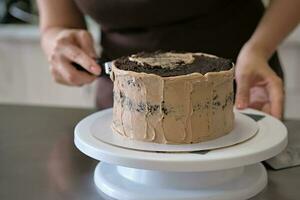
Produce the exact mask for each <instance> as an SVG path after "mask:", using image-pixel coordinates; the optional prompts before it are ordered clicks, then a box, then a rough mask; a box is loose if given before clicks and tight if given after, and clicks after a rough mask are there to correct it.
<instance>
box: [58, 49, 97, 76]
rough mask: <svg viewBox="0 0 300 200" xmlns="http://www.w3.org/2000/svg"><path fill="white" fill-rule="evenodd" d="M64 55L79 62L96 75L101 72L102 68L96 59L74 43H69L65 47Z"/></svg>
mask: <svg viewBox="0 0 300 200" xmlns="http://www.w3.org/2000/svg"><path fill="white" fill-rule="evenodd" d="M63 56H64V57H65V58H67V59H68V60H69V61H71V62H75V63H77V64H79V65H80V66H82V67H83V68H84V69H86V70H87V71H88V72H90V73H92V74H94V75H99V74H100V73H101V68H100V66H99V65H98V64H97V63H96V61H95V60H94V59H93V58H91V57H89V56H88V55H87V54H86V53H85V52H83V51H82V50H81V49H80V48H79V47H77V46H75V45H73V44H69V45H68V46H66V47H65V48H64V50H63Z"/></svg>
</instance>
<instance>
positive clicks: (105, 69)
mask: <svg viewBox="0 0 300 200" xmlns="http://www.w3.org/2000/svg"><path fill="white" fill-rule="evenodd" d="M96 63H97V64H98V65H100V67H101V73H100V74H99V75H98V77H102V76H109V75H110V73H111V67H112V61H108V62H101V61H100V59H96ZM72 65H73V66H74V67H75V68H76V69H77V70H79V71H85V72H87V73H89V74H91V73H90V72H89V71H87V70H86V69H85V68H83V67H82V66H81V65H79V64H77V63H72Z"/></svg>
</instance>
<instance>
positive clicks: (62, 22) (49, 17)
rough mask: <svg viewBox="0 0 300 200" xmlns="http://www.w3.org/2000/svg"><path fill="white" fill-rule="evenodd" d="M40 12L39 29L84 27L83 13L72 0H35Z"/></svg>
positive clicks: (43, 30)
mask: <svg viewBox="0 0 300 200" xmlns="http://www.w3.org/2000/svg"><path fill="white" fill-rule="evenodd" d="M37 3H38V8H39V14H40V29H41V31H42V33H43V32H45V31H47V30H48V29H49V28H52V27H64V28H85V21H84V16H83V14H82V13H81V12H80V11H79V9H78V8H77V6H76V4H75V3H74V1H73V0H59V1H53V0H37Z"/></svg>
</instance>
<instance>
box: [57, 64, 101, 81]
mask: <svg viewBox="0 0 300 200" xmlns="http://www.w3.org/2000/svg"><path fill="white" fill-rule="evenodd" d="M57 71H58V72H59V74H60V77H61V79H62V80H63V82H64V83H66V84H68V85H73V86H82V85H84V84H89V83H91V82H93V81H94V80H95V79H96V76H93V75H91V74H88V73H86V72H81V71H78V70H76V69H75V68H74V67H73V65H72V64H70V63H69V61H67V60H62V61H61V62H60V64H59V65H58V70H57Z"/></svg>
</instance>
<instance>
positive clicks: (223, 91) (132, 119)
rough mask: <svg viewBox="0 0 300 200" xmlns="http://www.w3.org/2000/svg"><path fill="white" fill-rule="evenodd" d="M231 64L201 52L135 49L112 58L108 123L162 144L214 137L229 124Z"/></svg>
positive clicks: (126, 133)
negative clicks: (112, 104)
mask: <svg viewBox="0 0 300 200" xmlns="http://www.w3.org/2000/svg"><path fill="white" fill-rule="evenodd" d="M233 75H234V70H233V64H232V62H231V61H230V60H228V59H224V58H220V57H216V56H213V55H208V54H203V53H177V52H154V53H139V54H135V55H131V56H129V57H123V58H119V59H117V60H115V61H114V62H113V67H112V74H111V79H112V80H113V81H114V106H113V122H112V128H113V129H114V130H115V132H116V133H118V134H121V135H123V136H125V137H128V138H131V139H134V140H141V141H148V142H156V143H164V144H187V143H198V142H203V141H208V140H212V139H216V138H218V137H221V136H224V135H225V134H227V133H229V132H230V131H231V130H232V128H233V121H234V114H233Z"/></svg>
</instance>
